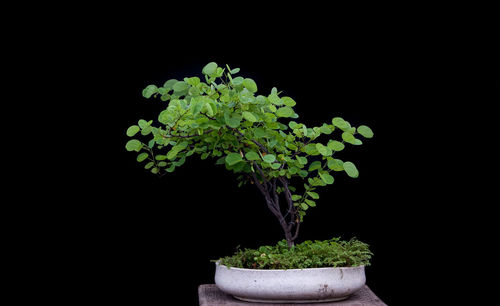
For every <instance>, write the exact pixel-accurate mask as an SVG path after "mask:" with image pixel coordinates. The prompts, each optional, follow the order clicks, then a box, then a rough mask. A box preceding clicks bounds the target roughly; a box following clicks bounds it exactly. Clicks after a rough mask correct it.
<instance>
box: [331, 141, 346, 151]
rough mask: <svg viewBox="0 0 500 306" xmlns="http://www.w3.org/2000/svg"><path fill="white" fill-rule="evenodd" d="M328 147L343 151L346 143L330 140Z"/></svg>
mask: <svg viewBox="0 0 500 306" xmlns="http://www.w3.org/2000/svg"><path fill="white" fill-rule="evenodd" d="M328 147H329V148H330V149H331V150H333V151H342V150H343V149H344V148H345V145H344V144H343V143H341V142H340V141H337V140H330V141H329V142H328Z"/></svg>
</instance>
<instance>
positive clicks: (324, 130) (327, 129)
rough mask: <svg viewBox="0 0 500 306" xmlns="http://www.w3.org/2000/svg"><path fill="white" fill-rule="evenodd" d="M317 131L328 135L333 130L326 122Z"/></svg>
mask: <svg viewBox="0 0 500 306" xmlns="http://www.w3.org/2000/svg"><path fill="white" fill-rule="evenodd" d="M319 131H320V132H321V133H323V134H326V135H330V134H331V133H332V132H333V129H332V128H331V127H330V126H329V125H328V124H323V125H322V126H321V127H320V128H319Z"/></svg>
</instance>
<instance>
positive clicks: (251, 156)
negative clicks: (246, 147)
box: [245, 151, 260, 160]
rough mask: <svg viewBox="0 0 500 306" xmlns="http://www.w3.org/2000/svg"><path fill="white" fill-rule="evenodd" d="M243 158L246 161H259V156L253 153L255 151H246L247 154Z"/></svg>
mask: <svg viewBox="0 0 500 306" xmlns="http://www.w3.org/2000/svg"><path fill="white" fill-rule="evenodd" d="M245 157H246V158H247V159H248V160H260V156H259V154H257V152H255V151H248V152H247V153H246V154H245Z"/></svg>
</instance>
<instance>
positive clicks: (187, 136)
mask: <svg viewBox="0 0 500 306" xmlns="http://www.w3.org/2000/svg"><path fill="white" fill-rule="evenodd" d="M213 131H214V130H213V129H210V130H208V131H205V132H203V134H201V135H198V134H192V135H172V134H170V135H163V134H160V135H161V137H163V138H175V137H178V138H192V137H197V136H203V135H205V134H209V133H212V132H213Z"/></svg>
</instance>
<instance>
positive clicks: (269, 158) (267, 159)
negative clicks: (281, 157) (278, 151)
mask: <svg viewBox="0 0 500 306" xmlns="http://www.w3.org/2000/svg"><path fill="white" fill-rule="evenodd" d="M262 159H263V160H264V161H265V162H266V163H272V162H274V161H275V160H276V156H274V154H267V155H264V156H263V157H262Z"/></svg>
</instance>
